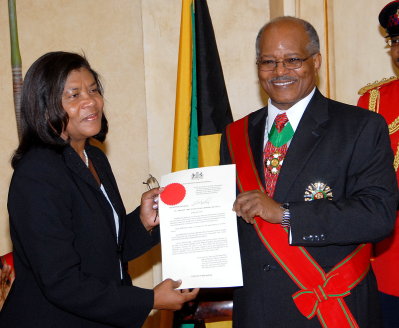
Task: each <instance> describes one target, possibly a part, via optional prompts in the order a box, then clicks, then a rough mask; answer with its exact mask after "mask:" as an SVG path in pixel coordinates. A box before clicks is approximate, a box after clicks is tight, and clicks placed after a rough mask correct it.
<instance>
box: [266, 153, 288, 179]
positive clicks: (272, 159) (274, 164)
mask: <svg viewBox="0 0 399 328" xmlns="http://www.w3.org/2000/svg"><path fill="white" fill-rule="evenodd" d="M283 161H284V156H283V154H281V153H280V152H275V153H273V154H271V155H270V156H269V157H268V158H266V161H265V164H266V168H267V170H268V171H269V172H270V173H271V174H279V172H280V169H281V165H283Z"/></svg>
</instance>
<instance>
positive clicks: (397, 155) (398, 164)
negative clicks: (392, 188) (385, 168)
mask: <svg viewBox="0 0 399 328" xmlns="http://www.w3.org/2000/svg"><path fill="white" fill-rule="evenodd" d="M398 167H399V145H398V148H397V149H396V153H395V159H394V160H393V168H394V169H395V171H398Z"/></svg>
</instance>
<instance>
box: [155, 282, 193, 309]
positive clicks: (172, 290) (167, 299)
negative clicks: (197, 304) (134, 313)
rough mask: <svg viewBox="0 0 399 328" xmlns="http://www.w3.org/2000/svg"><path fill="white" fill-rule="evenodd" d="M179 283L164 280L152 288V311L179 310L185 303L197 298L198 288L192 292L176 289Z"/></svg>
mask: <svg viewBox="0 0 399 328" xmlns="http://www.w3.org/2000/svg"><path fill="white" fill-rule="evenodd" d="M180 285H181V281H174V280H172V279H166V280H164V281H162V282H161V283H160V284H159V285H157V286H155V288H154V309H157V310H172V311H175V310H180V309H181V308H182V306H183V304H184V303H185V302H188V301H191V300H193V299H194V298H196V297H197V294H198V292H199V288H195V289H193V290H192V291H189V290H188V289H181V290H179V289H176V288H178V287H179V286H180Z"/></svg>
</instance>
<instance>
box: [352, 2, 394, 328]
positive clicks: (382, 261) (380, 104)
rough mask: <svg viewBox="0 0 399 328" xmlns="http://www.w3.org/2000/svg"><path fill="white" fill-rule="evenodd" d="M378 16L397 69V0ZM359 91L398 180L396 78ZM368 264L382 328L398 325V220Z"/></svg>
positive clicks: (359, 102)
mask: <svg viewBox="0 0 399 328" xmlns="http://www.w3.org/2000/svg"><path fill="white" fill-rule="evenodd" d="M378 19H379V22H380V24H381V26H382V27H383V28H385V30H386V32H387V35H386V40H387V44H388V45H389V47H390V55H391V58H392V61H393V63H394V65H395V66H396V67H398V68H399V0H396V1H392V2H390V3H388V4H387V5H386V6H385V7H384V8H383V9H382V10H381V12H380V14H379V16H378ZM359 94H360V95H361V96H360V98H359V101H358V106H360V107H363V108H367V109H369V110H372V111H375V112H377V113H380V114H381V115H382V116H384V118H385V120H386V121H387V123H388V126H389V134H390V138H391V145H392V149H393V151H394V155H395V157H394V163H393V165H394V168H395V170H396V176H397V179H398V181H399V173H398V166H399V107H398V104H399V79H398V77H397V76H393V77H390V78H384V79H382V80H381V81H376V82H374V83H370V84H368V85H366V86H365V87H363V88H362V89H360V90H359ZM398 213H399V212H398ZM372 264H373V269H374V272H375V275H376V277H377V283H378V289H379V291H380V296H381V303H382V310H383V317H384V318H383V319H384V328H387V327H389V328H391V327H392V328H393V327H399V279H398V274H397V268H398V265H399V220H396V225H395V230H394V233H393V234H392V235H391V237H389V238H387V239H385V240H383V241H382V242H380V243H378V244H376V246H375V257H374V258H373V262H372Z"/></svg>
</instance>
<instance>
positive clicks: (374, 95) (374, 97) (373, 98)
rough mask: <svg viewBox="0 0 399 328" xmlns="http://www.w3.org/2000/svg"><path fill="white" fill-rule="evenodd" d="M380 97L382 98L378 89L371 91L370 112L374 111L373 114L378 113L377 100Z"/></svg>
mask: <svg viewBox="0 0 399 328" xmlns="http://www.w3.org/2000/svg"><path fill="white" fill-rule="evenodd" d="M379 96H380V91H379V90H378V89H373V90H371V91H370V98H369V110H372V111H373V112H375V111H376V105H377V99H378V97H379ZM377 113H378V110H377Z"/></svg>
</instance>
